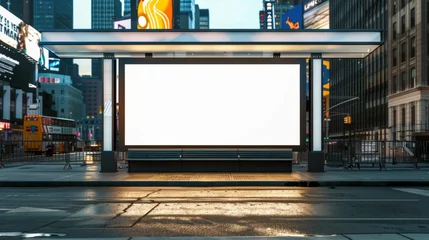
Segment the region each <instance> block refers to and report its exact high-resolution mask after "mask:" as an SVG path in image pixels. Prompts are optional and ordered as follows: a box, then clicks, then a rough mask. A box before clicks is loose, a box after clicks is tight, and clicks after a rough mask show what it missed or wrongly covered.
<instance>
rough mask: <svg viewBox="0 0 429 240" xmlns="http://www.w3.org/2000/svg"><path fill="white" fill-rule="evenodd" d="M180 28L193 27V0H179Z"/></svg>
mask: <svg viewBox="0 0 429 240" xmlns="http://www.w3.org/2000/svg"><path fill="white" fill-rule="evenodd" d="M180 29H195V0H180Z"/></svg>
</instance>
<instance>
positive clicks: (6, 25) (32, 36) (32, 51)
mask: <svg viewBox="0 0 429 240" xmlns="http://www.w3.org/2000/svg"><path fill="white" fill-rule="evenodd" d="M40 39H41V34H40V33H39V32H38V31H37V30H36V29H34V28H33V27H32V26H30V25H28V24H26V23H24V22H23V21H22V20H21V19H19V18H18V17H17V16H15V15H13V14H12V13H11V12H9V11H8V10H7V9H5V8H4V7H2V6H0V41H2V42H4V43H6V44H7V45H9V46H11V47H13V48H15V49H18V50H19V51H22V52H24V53H25V54H27V55H28V56H29V57H31V58H33V59H34V60H35V61H39V59H40V57H41V55H42V50H41V48H40V47H39V42H40Z"/></svg>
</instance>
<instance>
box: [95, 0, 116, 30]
mask: <svg viewBox="0 0 429 240" xmlns="http://www.w3.org/2000/svg"><path fill="white" fill-rule="evenodd" d="M91 1H92V2H91V3H92V5H91V28H92V29H112V28H113V22H114V19H116V18H119V17H121V16H122V3H121V1H120V0H91Z"/></svg>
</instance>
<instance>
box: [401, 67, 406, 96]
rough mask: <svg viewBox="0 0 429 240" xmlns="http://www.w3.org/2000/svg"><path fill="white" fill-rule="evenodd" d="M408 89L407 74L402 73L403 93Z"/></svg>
mask: <svg viewBox="0 0 429 240" xmlns="http://www.w3.org/2000/svg"><path fill="white" fill-rule="evenodd" d="M406 88H407V72H405V71H403V72H402V81H401V91H404V90H405V89H406Z"/></svg>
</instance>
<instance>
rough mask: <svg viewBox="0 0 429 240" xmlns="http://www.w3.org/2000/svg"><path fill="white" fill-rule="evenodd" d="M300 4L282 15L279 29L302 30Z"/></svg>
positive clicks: (301, 7) (302, 21) (301, 8)
mask: <svg viewBox="0 0 429 240" xmlns="http://www.w3.org/2000/svg"><path fill="white" fill-rule="evenodd" d="M303 19H304V17H303V6H302V3H300V4H298V5H296V6H295V7H294V8H292V9H290V10H289V11H287V12H285V13H283V15H282V24H281V29H286V30H295V29H303V28H304V20H303Z"/></svg>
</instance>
